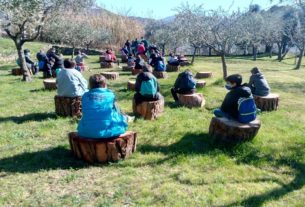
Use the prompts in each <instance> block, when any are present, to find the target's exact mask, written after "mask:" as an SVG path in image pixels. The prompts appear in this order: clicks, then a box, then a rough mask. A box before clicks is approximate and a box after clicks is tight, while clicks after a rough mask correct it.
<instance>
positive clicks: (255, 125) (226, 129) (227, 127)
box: [209, 117, 261, 142]
mask: <svg viewBox="0 0 305 207" xmlns="http://www.w3.org/2000/svg"><path fill="white" fill-rule="evenodd" d="M260 127H261V122H260V121H259V120H258V119H256V120H254V121H252V122H250V123H248V124H243V123H239V122H237V121H234V120H229V119H227V118H218V117H213V118H212V121H211V124H210V129H209V134H210V135H211V136H212V137H213V138H214V139H216V140H219V141H224V142H240V141H249V140H252V139H253V138H254V137H255V136H256V135H257V133H258V131H259V129H260Z"/></svg>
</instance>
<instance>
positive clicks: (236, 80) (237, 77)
mask: <svg viewBox="0 0 305 207" xmlns="http://www.w3.org/2000/svg"><path fill="white" fill-rule="evenodd" d="M225 81H227V82H230V83H236V85H237V86H240V85H241V83H242V82H243V78H242V76H241V75H239V74H234V75H230V76H228V77H226V79H225Z"/></svg>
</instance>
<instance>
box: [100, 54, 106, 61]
mask: <svg viewBox="0 0 305 207" xmlns="http://www.w3.org/2000/svg"><path fill="white" fill-rule="evenodd" d="M101 62H106V57H105V56H103V55H101V56H100V63H101Z"/></svg>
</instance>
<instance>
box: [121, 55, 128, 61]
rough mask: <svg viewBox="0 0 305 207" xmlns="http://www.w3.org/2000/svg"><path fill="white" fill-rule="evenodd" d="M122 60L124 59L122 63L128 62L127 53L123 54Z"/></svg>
mask: <svg viewBox="0 0 305 207" xmlns="http://www.w3.org/2000/svg"><path fill="white" fill-rule="evenodd" d="M121 61H122V63H127V62H128V57H127V55H121Z"/></svg>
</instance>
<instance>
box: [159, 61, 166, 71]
mask: <svg viewBox="0 0 305 207" xmlns="http://www.w3.org/2000/svg"><path fill="white" fill-rule="evenodd" d="M165 70H166V68H165V65H164V63H163V61H162V60H159V61H158V63H157V71H165Z"/></svg>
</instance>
